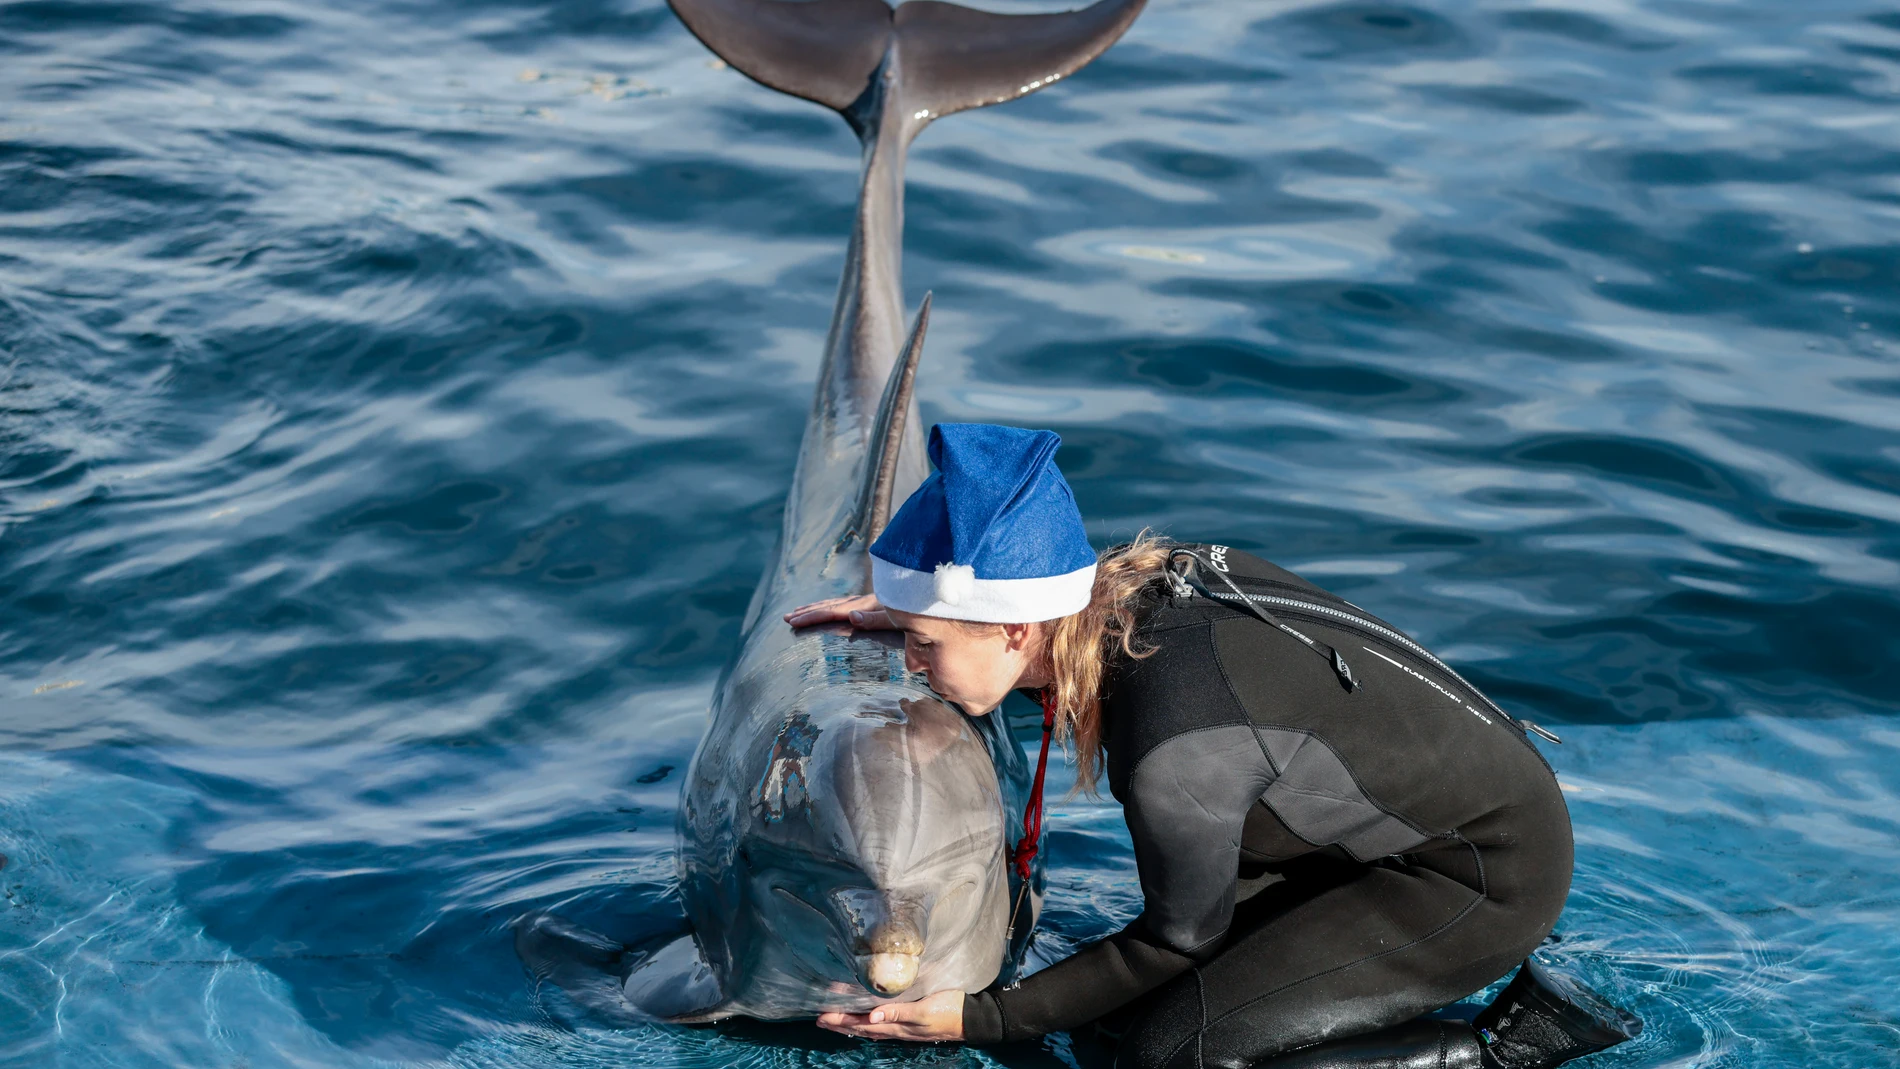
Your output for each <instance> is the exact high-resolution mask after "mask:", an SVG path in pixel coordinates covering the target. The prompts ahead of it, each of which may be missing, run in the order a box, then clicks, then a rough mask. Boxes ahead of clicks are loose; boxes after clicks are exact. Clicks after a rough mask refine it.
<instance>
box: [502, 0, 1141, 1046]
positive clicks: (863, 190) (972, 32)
mask: <svg viewBox="0 0 1900 1069" xmlns="http://www.w3.org/2000/svg"><path fill="white" fill-rule="evenodd" d="M670 3H671V4H672V6H673V10H674V12H675V13H676V14H678V16H679V17H680V19H681V21H683V22H684V23H685V24H686V26H687V28H688V29H690V30H691V31H692V32H693V34H694V35H695V36H697V37H698V38H699V39H700V40H701V41H702V42H704V43H705V44H706V46H707V47H709V48H711V49H712V50H713V51H714V52H715V53H717V54H718V55H719V56H720V57H721V58H722V59H724V60H725V61H726V62H727V63H729V64H731V65H732V66H733V67H735V68H737V69H738V70H739V71H741V72H742V73H744V74H746V75H747V76H749V77H751V78H752V79H754V80H755V81H758V82H760V83H763V84H764V85H766V86H769V87H771V88H773V89H776V90H779V91H780V92H784V93H789V94H791V95H793V96H798V97H803V98H805V99H807V100H812V101H816V102H818V103H820V104H824V105H826V106H828V107H830V108H832V109H834V110H835V111H837V112H838V113H839V114H840V115H842V116H843V117H844V119H845V121H846V122H847V123H849V124H850V126H851V128H852V130H854V131H855V132H856V133H857V134H858V137H859V140H860V141H861V143H862V145H863V153H864V155H863V170H862V178H861V184H860V188H859V194H858V207H857V217H856V222H855V224H854V225H853V227H852V231H851V240H850V244H849V246H848V248H847V251H846V254H845V264H844V277H843V279H842V281H841V283H840V285H839V292H838V303H837V307H836V309H835V310H834V312H833V314H832V320H831V330H830V335H829V337H828V339H827V340H826V343H825V353H824V362H823V366H822V370H821V371H820V373H819V378H818V388H817V396H816V398H815V400H814V402H813V405H812V412H811V416H810V419H809V421H808V422H807V424H806V427H805V435H804V441H803V443H802V444H801V445H800V447H799V454H798V466H797V470H796V474H795V475H794V476H793V479H792V489H791V494H790V497H789V499H788V500H787V502H786V506H785V521H784V527H783V530H782V532H781V534H780V539H779V547H778V550H777V560H776V562H775V563H774V564H773V565H772V567H771V568H770V569H769V570H768V571H767V572H766V574H765V577H764V578H763V579H762V580H761V581H760V583H759V586H758V589H757V591H756V592H755V593H754V594H753V597H752V603H751V606H750V607H749V608H748V609H747V610H746V616H745V622H744V625H743V630H742V640H741V641H742V644H741V646H740V649H739V653H738V656H737V657H736V658H735V659H734V661H733V662H732V664H731V665H730V666H729V667H728V668H727V670H726V672H725V674H724V676H723V677H722V678H721V680H720V682H719V684H718V686H717V688H716V691H715V696H714V698H713V707H712V722H711V725H710V727H709V728H708V730H707V732H706V735H705V738H704V739H703V740H701V742H700V745H699V749H698V751H697V753H695V755H694V757H693V761H692V764H691V766H690V768H689V769H688V772H687V777H686V782H685V784H684V787H683V788H682V790H683V799H682V804H681V808H680V813H679V821H678V824H679V838H680V847H679V885H680V894H681V897H682V899H683V902H684V905H685V909H686V913H687V916H688V919H689V920H690V921H691V923H692V933H691V935H689V936H686V937H682V938H681V939H678V940H676V941H674V942H672V943H669V944H667V945H665V946H663V947H661V948H659V949H658V950H655V951H652V952H650V953H639V952H633V951H626V950H624V949H623V948H620V947H617V946H615V945H613V944H611V943H610V942H608V941H606V940H603V939H600V938H599V937H597V936H593V935H591V934H589V933H586V932H583V931H580V930H578V929H575V928H573V927H572V926H569V925H567V924H565V923H564V922H562V921H560V920H559V919H558V918H554V917H552V916H550V915H546V914H542V915H539V916H534V917H530V918H526V919H524V921H523V922H522V923H521V924H520V925H518V927H517V947H518V949H519V950H520V952H521V955H522V958H523V960H524V961H526V962H527V963H528V964H529V966H530V967H531V968H532V969H534V970H535V971H536V972H537V973H538V974H540V975H542V976H544V977H548V978H551V979H554V980H557V981H559V982H561V983H562V985H563V986H565V987H568V988H569V989H570V991H573V990H576V989H578V988H581V987H584V986H586V985H584V984H581V983H579V982H577V981H576V980H575V976H576V971H577V967H578V969H579V971H581V972H585V971H586V970H588V969H592V970H595V971H596V972H597V973H598V974H609V975H612V976H613V977H614V978H615V980H616V981H617V982H618V983H619V985H620V987H619V992H618V994H619V997H620V998H621V999H623V1000H624V1003H625V1005H627V1006H629V1007H631V1008H632V1009H634V1010H635V1011H637V1012H639V1013H642V1014H646V1015H651V1016H655V1017H661V1018H666V1019H671V1020H680V1021H708V1020H716V1019H719V1018H723V1017H729V1016H735V1015H744V1016H750V1017H756V1018H761V1019H767V1020H785V1019H793V1018H801V1017H803V1018H809V1017H812V1016H815V1015H817V1014H818V1013H821V1012H825V1011H829V1010H847V1011H862V1010H865V1009H868V1008H869V1007H871V1006H874V1005H877V1004H879V1003H882V1002H886V1001H890V1000H892V999H893V998H902V997H908V998H920V997H923V996H925V995H928V994H931V993H933V992H936V991H941V990H945V989H959V990H971V991H974V990H980V989H982V988H984V987H987V986H988V985H989V984H990V983H992V982H993V981H995V980H996V979H997V978H998V977H999V976H1001V975H1004V974H1005V973H1006V972H1009V971H1011V970H1013V969H1014V968H1015V967H1016V966H1017V964H1018V961H1019V958H1020V954H1021V951H1022V949H1023V948H1024V947H1025V946H1026V944H1027V939H1028V934H1029V932H1030V929H1031V928H1033V926H1034V920H1035V913H1036V910H1037V907H1038V905H1039V902H1040V893H1039V892H1040V886H1039V885H1040V883H1041V874H1040V870H1039V869H1038V870H1035V871H1032V873H1031V876H1030V883H1031V885H1032V886H1031V887H1029V888H1023V887H1020V886H1018V885H1017V879H1016V877H1015V874H1014V873H1013V872H1012V869H1011V866H1010V865H1009V864H1008V863H1007V855H1008V848H1009V844H1011V843H1012V842H1014V839H1015V836H1014V834H1012V832H1013V831H1014V829H1018V828H1020V827H1021V826H1022V825H1021V814H1022V807H1023V804H1024V801H1025V797H1026V794H1027V789H1026V788H1027V784H1026V780H1027V775H1026V769H1025V767H1024V766H1025V761H1024V759H1023V755H1022V753H1021V751H1020V749H1019V748H1018V747H1017V746H1016V745H1015V744H1014V743H1013V742H1012V741H1011V739H1010V737H1009V734H1008V732H1007V730H1005V729H1004V726H1003V725H1002V723H1001V722H1000V721H1001V718H1000V717H996V716H986V717H974V718H973V717H968V716H965V715H964V714H963V713H962V712H961V711H960V710H958V709H955V708H953V707H951V706H949V705H946V704H945V703H944V702H943V701H942V700H940V699H939V698H937V697H936V696H935V695H933V694H932V693H931V692H930V690H929V689H928V688H927V687H926V686H925V685H924V682H923V679H922V677H921V676H913V675H911V674H910V673H908V672H907V671H905V668H904V659H903V652H902V649H901V648H899V647H898V646H897V645H896V644H895V642H894V640H893V639H892V638H890V637H889V636H880V635H871V634H854V633H851V632H850V631H849V630H848V629H843V628H812V629H807V630H804V631H797V632H795V631H793V630H791V629H790V628H788V627H786V626H785V625H784V624H783V623H782V622H780V616H781V615H782V614H783V613H784V612H786V611H787V610H789V609H791V608H794V607H796V606H798V605H802V604H805V603H809V602H813V601H817V600H819V599H822V598H827V597H835V596H840V595H849V594H859V593H863V592H865V591H867V590H869V589H870V568H869V564H870V561H869V556H868V553H867V548H868V547H869V545H870V543H871V542H872V540H874V539H875V538H876V537H877V535H878V533H879V532H880V531H881V530H882V529H883V526H884V522H885V520H886V518H887V517H888V516H889V514H890V510H891V502H892V500H893V498H894V497H896V496H897V495H906V496H907V495H908V494H909V493H910V491H911V490H912V489H914V488H915V487H916V485H917V484H918V483H919V482H920V481H922V479H923V476H924V475H925V473H926V465H925V459H924V451H923V448H922V435H921V433H920V428H919V426H918V420H917V418H916V404H915V402H914V401H913V399H912V385H913V382H914V378H915V374H916V369H917V360H918V356H919V354H920V353H921V351H922V348H923V336H924V331H925V328H926V326H927V324H928V320H929V308H930V300H929V298H928V297H927V296H926V297H925V299H924V301H923V303H922V305H921V307H920V308H919V310H918V314H917V316H916V319H915V322H914V325H913V326H912V327H911V329H910V330H909V332H908V338H907V337H906V334H905V332H904V329H903V294H902V285H901V282H900V279H899V265H900V261H901V257H902V251H903V249H902V240H903V208H904V159H905V153H906V151H907V149H908V148H909V145H910V142H911V140H912V139H913V138H914V137H916V136H917V134H918V133H919V132H920V131H922V130H923V128H924V127H925V126H927V125H929V124H930V123H931V122H932V121H933V120H935V119H938V118H941V117H943V116H945V115H949V114H951V113H953V112H957V111H963V110H965V109H968V108H975V107H982V106H984V105H986V104H995V103H1001V102H1003V101H1006V100H1011V99H1014V98H1016V97H1019V96H1022V95H1024V94H1026V93H1030V92H1033V91H1035V90H1036V89H1038V88H1041V87H1042V86H1045V85H1048V84H1050V83H1052V82H1054V81H1056V80H1058V79H1060V78H1062V77H1065V76H1067V75H1069V74H1071V73H1073V72H1074V71H1076V70H1078V69H1079V68H1081V67H1082V66H1083V65H1084V64H1086V63H1088V62H1089V61H1090V60H1091V59H1094V58H1095V57H1096V56H1097V55H1099V54H1100V53H1101V52H1102V51H1103V50H1104V49H1106V48H1107V47H1108V46H1109V45H1111V44H1113V43H1114V42H1115V40H1116V39H1117V38H1118V37H1120V36H1121V34H1122V32H1123V31H1124V30H1126V29H1127V28H1128V26H1129V24H1130V23H1132V22H1133V21H1134V19H1135V16H1136V15H1138V14H1139V13H1140V11H1141V8H1142V5H1143V3H1144V0H1100V2H1098V3H1096V4H1094V5H1093V6H1091V7H1087V8H1084V9H1082V10H1079V11H1071V12H1064V13H1059V14H1042V15H998V14H992V13H989V12H983V11H975V10H971V9H969V8H964V7H958V6H956V5H954V4H948V3H939V2H936V0H912V2H910V3H906V4H903V5H901V6H899V7H896V8H892V7H891V6H889V5H888V4H886V3H885V2H884V0H805V2H790V0H670ZM1024 892H1027V893H1024ZM598 986H599V985H596V989H598Z"/></svg>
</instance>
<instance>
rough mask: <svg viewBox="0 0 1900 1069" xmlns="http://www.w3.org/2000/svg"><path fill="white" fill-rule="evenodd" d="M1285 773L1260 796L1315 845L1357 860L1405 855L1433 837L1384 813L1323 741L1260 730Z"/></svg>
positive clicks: (1282, 730)
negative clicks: (1334, 848)
mask: <svg viewBox="0 0 1900 1069" xmlns="http://www.w3.org/2000/svg"><path fill="white" fill-rule="evenodd" d="M1255 730H1256V731H1258V732H1259V733H1260V741H1261V742H1263V743H1265V744H1266V747H1267V752H1268V753H1270V754H1272V755H1273V763H1274V764H1275V765H1277V766H1279V769H1280V775H1279V776H1278V777H1277V778H1276V779H1274V780H1273V782H1272V785H1271V786H1269V787H1268V788H1267V790H1266V793H1265V794H1263V795H1261V798H1260V800H1261V801H1263V802H1265V803H1266V804H1267V806H1268V807H1269V808H1271V809H1272V810H1273V812H1274V814H1275V815H1276V816H1278V817H1279V818H1280V822H1281V823H1283V824H1285V825H1286V826H1287V830H1288V831H1291V832H1292V833H1293V834H1295V835H1297V836H1299V837H1300V838H1302V839H1305V840H1306V841H1307V842H1309V843H1313V844H1314V845H1316V846H1325V845H1329V844H1333V843H1337V844H1339V845H1340V846H1341V847H1344V848H1345V850H1346V852H1347V853H1349V854H1351V855H1352V856H1353V857H1354V858H1355V859H1356V860H1359V861H1371V860H1372V859H1374V858H1380V857H1385V856H1386V855H1387V854H1398V853H1403V852H1405V851H1407V850H1410V849H1412V848H1413V847H1415V846H1417V845H1418V844H1420V843H1422V842H1424V841H1425V840H1426V839H1428V838H1430V836H1426V835H1421V834H1420V833H1419V832H1418V830H1417V829H1416V828H1413V827H1412V826H1411V825H1409V824H1407V823H1405V822H1404V821H1402V820H1400V819H1399V818H1397V817H1395V816H1393V815H1392V814H1390V813H1387V812H1386V811H1385V810H1383V809H1380V808H1379V807H1378V805H1376V804H1375V803H1374V802H1373V801H1372V799H1370V798H1368V797H1366V792H1365V790H1364V788H1362V787H1360V786H1359V781H1358V780H1356V779H1354V778H1353V775H1352V771H1351V770H1350V769H1348V768H1347V767H1346V763H1345V762H1344V761H1342V760H1340V758H1339V754H1337V753H1335V752H1334V751H1333V748H1332V747H1331V746H1328V745H1327V744H1326V742H1325V741H1324V740H1322V739H1319V738H1316V737H1315V736H1313V735H1309V734H1307V733H1306V732H1304V731H1292V730H1289V729H1287V728H1270V727H1261V728H1256V729H1255Z"/></svg>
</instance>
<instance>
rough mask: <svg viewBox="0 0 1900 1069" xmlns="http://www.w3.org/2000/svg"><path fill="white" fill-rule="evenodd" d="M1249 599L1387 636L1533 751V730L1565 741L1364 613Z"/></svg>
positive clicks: (1229, 597)
mask: <svg viewBox="0 0 1900 1069" xmlns="http://www.w3.org/2000/svg"><path fill="white" fill-rule="evenodd" d="M1247 581H1248V582H1250V583H1257V582H1273V581H1272V580H1256V579H1249V580H1247ZM1276 585H1278V586H1289V584H1285V583H1279V584H1276ZM1208 596H1210V597H1213V598H1215V599H1217V600H1220V601H1235V600H1237V598H1236V596H1235V595H1234V594H1232V593H1229V592H1225V591H1215V590H1209V591H1208ZM1246 598H1247V600H1249V601H1257V602H1261V603H1263V604H1267V605H1276V606H1279V607H1280V608H1284V609H1293V610H1295V611H1299V612H1305V613H1308V614H1310V615H1313V616H1317V617H1319V618H1320V619H1321V620H1322V621H1326V620H1329V619H1331V620H1340V621H1344V622H1345V623H1347V624H1351V625H1353V626H1355V627H1357V628H1358V629H1359V630H1360V631H1362V632H1364V633H1365V634H1366V635H1367V636H1369V637H1372V638H1378V639H1383V640H1384V641H1386V642H1389V643H1391V644H1392V645H1394V646H1397V647H1398V648H1399V649H1401V650H1404V651H1405V652H1407V653H1410V654H1412V655H1413V656H1415V657H1418V658H1419V659H1421V660H1423V661H1424V662H1426V663H1427V664H1429V665H1431V666H1432V667H1434V668H1436V669H1438V670H1439V671H1440V672H1443V673H1445V675H1447V676H1449V677H1450V678H1451V679H1452V680H1453V681H1454V682H1456V683H1457V684H1458V685H1459V686H1461V687H1463V688H1464V689H1465V691H1466V692H1467V693H1469V694H1471V695H1473V696H1475V697H1476V698H1477V699H1478V701H1480V702H1482V703H1484V706H1485V708H1487V709H1489V710H1491V711H1492V712H1494V713H1496V714H1497V715H1498V716H1499V717H1501V718H1503V720H1504V722H1505V723H1507V724H1509V725H1511V726H1512V727H1513V728H1515V729H1516V734H1517V735H1518V737H1519V738H1522V739H1523V740H1524V744H1525V745H1526V746H1530V747H1531V752H1532V753H1537V747H1536V746H1533V745H1531V740H1530V737H1529V733H1530V732H1531V731H1536V732H1537V734H1538V735H1540V736H1542V737H1543V738H1547V739H1549V740H1550V741H1552V742H1561V741H1563V740H1561V739H1559V738H1557V737H1556V736H1555V735H1553V734H1551V733H1550V732H1548V731H1546V730H1543V729H1541V728H1538V727H1537V726H1536V725H1534V724H1533V725H1531V726H1529V727H1526V726H1525V723H1526V722H1525V721H1520V720H1518V719H1517V718H1516V717H1514V716H1512V715H1511V714H1510V713H1507V712H1505V711H1504V710H1503V709H1502V708H1500V707H1499V706H1498V703H1497V702H1494V701H1492V700H1491V699H1490V698H1488V697H1486V696H1485V694H1484V692H1483V691H1481V690H1479V689H1478V688H1476V687H1474V686H1472V685H1471V684H1470V683H1469V682H1468V681H1467V680H1466V679H1465V677H1463V676H1461V675H1459V674H1458V673H1457V672H1456V671H1454V670H1453V669H1452V667H1451V666H1450V665H1448V664H1446V663H1445V662H1443V661H1441V660H1439V659H1438V658H1437V657H1435V656H1433V655H1432V651H1430V650H1428V649H1426V648H1425V647H1423V646H1421V645H1419V644H1418V643H1416V642H1414V641H1412V640H1411V639H1409V638H1407V637H1405V636H1404V635H1403V634H1401V633H1399V632H1397V631H1394V630H1392V629H1391V628H1389V627H1386V626H1384V625H1382V624H1377V623H1374V622H1372V621H1371V620H1368V619H1366V618H1365V617H1363V616H1357V615H1354V614H1353V613H1349V612H1347V611H1346V610H1344V609H1337V608H1334V607H1332V606H1330V605H1321V604H1318V603H1317V602H1311V601H1301V600H1298V599H1296V598H1283V597H1280V596H1278V595H1275V594H1248V595H1246ZM1538 756H1539V757H1542V756H1543V755H1542V754H1541V753H1538Z"/></svg>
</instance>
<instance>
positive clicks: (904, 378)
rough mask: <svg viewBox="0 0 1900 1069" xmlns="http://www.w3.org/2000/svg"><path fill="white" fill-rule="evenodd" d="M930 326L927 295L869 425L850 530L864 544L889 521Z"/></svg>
mask: <svg viewBox="0 0 1900 1069" xmlns="http://www.w3.org/2000/svg"><path fill="white" fill-rule="evenodd" d="M929 327H930V294H928V293H926V294H924V303H923V304H921V305H919V306H918V307H917V318H916V319H914V320H912V321H911V324H910V337H908V338H906V339H905V341H904V351H903V352H902V353H901V354H899V356H898V358H897V363H895V364H894V365H892V366H891V377H890V379H889V380H888V381H886V382H885V383H884V397H883V399H882V400H880V401H879V402H878V405H877V421H876V422H875V423H873V424H871V441H870V442H869V448H868V449H866V450H865V454H864V478H863V482H861V483H860V484H859V485H858V507H857V511H856V514H855V516H856V518H855V520H854V521H853V523H852V525H851V528H852V530H853V531H855V532H857V533H858V534H860V535H862V536H863V537H864V544H865V545H867V546H868V545H870V544H871V543H872V542H875V541H877V536H878V535H881V534H883V533H884V525H885V524H886V523H888V522H889V521H890V518H891V492H892V490H893V488H894V487H895V486H896V484H897V458H898V454H899V453H900V452H902V450H903V445H904V428H905V426H906V424H907V423H908V422H909V419H910V399H911V394H912V392H913V387H914V386H915V385H916V383H917V361H918V358H919V357H921V356H923V353H924V331H925V330H927V329H929Z"/></svg>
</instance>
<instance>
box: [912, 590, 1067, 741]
mask: <svg viewBox="0 0 1900 1069" xmlns="http://www.w3.org/2000/svg"><path fill="white" fill-rule="evenodd" d="M890 617H891V622H892V623H894V624H896V625H897V626H898V627H900V628H902V629H903V631H904V667H906V668H908V669H910V670H911V671H913V672H922V673H923V674H924V677H925V678H926V679H928V680H930V689H931V690H934V691H936V692H937V693H938V694H941V695H943V696H944V697H946V698H948V699H950V700H951V701H953V702H956V703H957V704H958V705H961V706H962V707H963V711H964V712H966V713H969V714H970V715H971V716H982V715H983V714H984V713H987V712H989V711H990V710H991V709H994V708H996V707H997V706H998V705H1001V704H1002V703H1003V699H1004V698H1007V697H1009V692H1010V691H1012V690H1014V689H1016V688H1017V687H1033V686H1041V685H1043V684H1044V683H1046V682H1048V680H1047V679H1044V678H1042V676H1043V675H1044V673H1042V672H1040V671H1039V670H1037V666H1038V662H1039V661H1040V659H1041V653H1042V642H1041V638H1042V625H1040V624H969V623H964V622H962V621H960V620H945V619H943V618H942V617H939V616H918V615H916V614H914V613H908V612H898V611H896V610H894V609H893V610H890Z"/></svg>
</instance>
